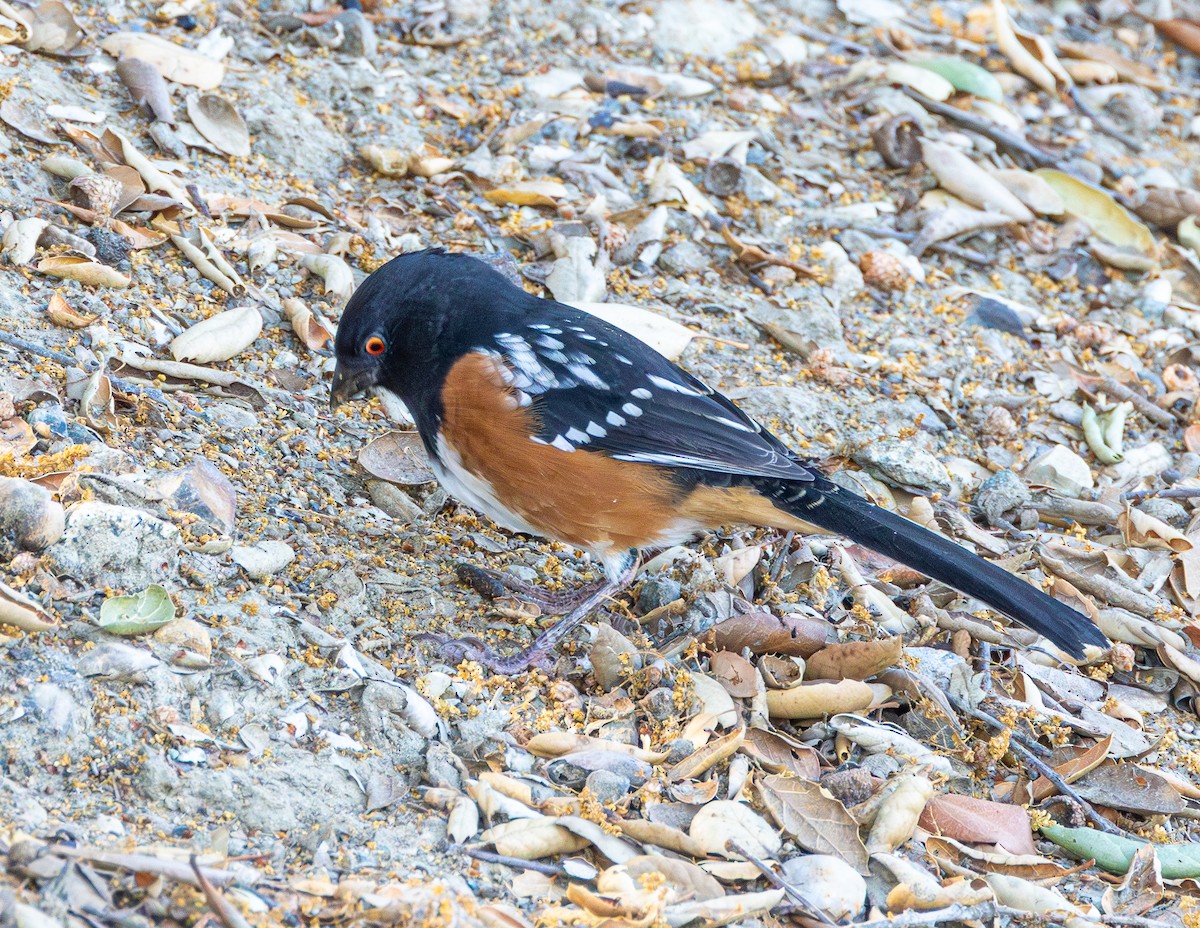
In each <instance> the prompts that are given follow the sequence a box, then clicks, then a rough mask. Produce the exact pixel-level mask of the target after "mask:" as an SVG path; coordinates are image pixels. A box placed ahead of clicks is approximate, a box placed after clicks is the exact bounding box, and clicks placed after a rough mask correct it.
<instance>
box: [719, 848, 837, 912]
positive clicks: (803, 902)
mask: <svg viewBox="0 0 1200 928" xmlns="http://www.w3.org/2000/svg"><path fill="white" fill-rule="evenodd" d="M725 846H726V847H727V848H730V849H731V850H733V851H736V852H737V853H739V854H741V855H742V856H743V857H745V858H746V860H748V861H750V863H752V864H754V866H756V867H757V868H758V871H759V873H761V874H762V875H763V876H764V877H766V880H767V882H768V883H770V884H771V885H772V886H774V887H775V888H776V889H782V890H783V891H784V892H785V893H787V895H788V896H789V897H790V898H791V899H792V901H794V902H795V903H797V904H798V905H799V906H800V908H801V909H802V910H803V911H804V913H805V914H806V915H808V916H809V917H811V918H816V919H817V920H818V921H820V922H822V923H823V924H826V925H836V924H837V922H835V921H834V920H833V919H832V918H830V917H829V916H828V915H826V914H825V912H824V910H823V909H821V908H820V907H819V906H817V905H815V904H814V903H812V902H810V901H809V900H808V899H806V898H805V897H804V895H803V894H802V893H801V892H800V890H798V889H796V887H795V886H793V885H792V884H791V883H789V882H787V880H785V879H783V877H781V876H780V875H779V874H778V873H776V872H775V871H774V870H772V869H771V866H770V864H768V863H767V862H766V861H765V860H762V859H761V858H759V857H755V856H754V855H753V854H752V853H750V852H749V851H747V850H746V849H745V848H743V847H741V846H740V845H739V844H738V843H737V842H736V841H733V840H730V841H726V842H725Z"/></svg>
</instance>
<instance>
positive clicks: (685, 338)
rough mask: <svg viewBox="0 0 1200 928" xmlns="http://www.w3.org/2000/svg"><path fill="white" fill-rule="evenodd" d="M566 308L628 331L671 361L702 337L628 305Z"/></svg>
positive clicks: (585, 305)
mask: <svg viewBox="0 0 1200 928" xmlns="http://www.w3.org/2000/svg"><path fill="white" fill-rule="evenodd" d="M570 305H572V306H574V307H575V308H576V309H581V310H583V311H584V312H585V313H587V314H588V315H590V316H596V317H598V318H600V319H603V320H604V321H605V322H607V323H609V324H610V325H615V326H616V327H617V328H618V329H621V330H623V331H625V332H628V333H629V334H630V335H632V336H633V337H634V338H637V339H639V340H640V341H643V342H645V343H646V344H647V345H649V346H650V347H651V348H653V349H654V350H655V351H657V352H658V353H659V354H661V355H662V356H663V357H665V358H669V359H670V360H672V361H675V360H678V358H679V356H680V355H681V354H683V349H684V348H686V347H687V346H688V344H689V343H690V342H691V340H692V339H693V338H696V337H697V336H703V335H704V334H705V333H704V332H702V331H699V330H697V329H689V328H688V327H687V326H683V325H680V324H679V323H678V322H676V321H674V320H673V319H669V318H667V317H666V316H664V315H663V314H662V313H656V312H653V311H651V310H649V309H644V308H643V307H641V306H629V305H626V304H624V303H571V304H570Z"/></svg>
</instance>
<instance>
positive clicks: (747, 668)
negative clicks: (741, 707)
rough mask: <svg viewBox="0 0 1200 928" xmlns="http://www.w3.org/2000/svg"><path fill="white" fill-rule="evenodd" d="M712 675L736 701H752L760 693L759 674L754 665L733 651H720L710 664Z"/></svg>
mask: <svg viewBox="0 0 1200 928" xmlns="http://www.w3.org/2000/svg"><path fill="white" fill-rule="evenodd" d="M709 668H710V670H711V671H712V675H713V676H714V677H716V678H717V682H719V683H720V684H721V686H723V687H725V692H727V693H728V694H729V695H730V696H732V697H734V698H735V699H750V698H752V697H753V696H754V694H755V693H757V692H758V672H757V671H756V670H755V669H754V665H753V664H751V663H750V662H749V661H748V660H746V659H745V658H744V657H742V656H741V655H740V654H735V653H734V652H733V651H718V652H717V653H716V654H714V655H713V656H712V659H711V661H710V662H709Z"/></svg>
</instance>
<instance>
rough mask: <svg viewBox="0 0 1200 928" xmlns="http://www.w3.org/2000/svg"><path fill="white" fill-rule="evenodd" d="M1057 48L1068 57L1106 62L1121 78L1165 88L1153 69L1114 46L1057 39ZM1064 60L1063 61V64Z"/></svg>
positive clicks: (1161, 88)
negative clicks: (1126, 55)
mask: <svg viewBox="0 0 1200 928" xmlns="http://www.w3.org/2000/svg"><path fill="white" fill-rule="evenodd" d="M1058 50H1059V51H1060V52H1062V54H1064V55H1066V56H1068V57H1070V58H1080V59H1084V60H1088V61H1099V62H1102V63H1104V64H1107V65H1108V66H1109V67H1111V68H1112V69H1113V70H1114V71H1116V72H1117V75H1118V76H1119V77H1120V78H1121V79H1122V80H1127V81H1131V82H1132V83H1134V84H1141V85H1142V86H1143V87H1147V88H1149V89H1150V90H1166V89H1167V84H1165V83H1164V82H1163V80H1162V78H1160V77H1159V76H1158V75H1157V74H1155V73H1154V71H1153V69H1151V68H1149V67H1147V66H1146V65H1144V64H1142V63H1141V62H1140V61H1133V60H1132V59H1130V58H1126V57H1125V56H1124V55H1122V54H1121V53H1120V52H1118V51H1117V50H1116V49H1115V48H1112V47H1111V46H1109V45H1106V44H1104V43H1103V42H1072V41H1069V40H1067V39H1059V40H1058ZM1065 64H1066V62H1064V65H1065Z"/></svg>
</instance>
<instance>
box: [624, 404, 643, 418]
mask: <svg viewBox="0 0 1200 928" xmlns="http://www.w3.org/2000/svg"><path fill="white" fill-rule="evenodd" d="M621 412H623V413H625V415H627V416H633V417H634V418H637V417H638V416H640V415H641V414H642V407H641V406H638V405H636V404H634V403H626V404H625V405H624V406H622V407H621Z"/></svg>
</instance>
